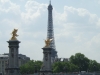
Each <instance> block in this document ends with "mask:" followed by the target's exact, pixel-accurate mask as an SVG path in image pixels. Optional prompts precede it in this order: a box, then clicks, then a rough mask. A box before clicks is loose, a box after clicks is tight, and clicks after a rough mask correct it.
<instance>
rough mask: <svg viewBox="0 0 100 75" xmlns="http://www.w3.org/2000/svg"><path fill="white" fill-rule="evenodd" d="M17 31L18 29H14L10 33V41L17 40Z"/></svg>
mask: <svg viewBox="0 0 100 75" xmlns="http://www.w3.org/2000/svg"><path fill="white" fill-rule="evenodd" d="M17 31H18V29H14V30H13V31H12V33H11V34H12V37H11V40H17V38H16V37H17V36H18V35H17Z"/></svg>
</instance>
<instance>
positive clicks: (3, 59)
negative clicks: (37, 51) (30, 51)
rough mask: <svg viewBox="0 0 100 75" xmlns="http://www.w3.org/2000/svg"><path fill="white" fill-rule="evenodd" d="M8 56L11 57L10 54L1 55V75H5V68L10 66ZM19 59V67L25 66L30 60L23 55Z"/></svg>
mask: <svg viewBox="0 0 100 75" xmlns="http://www.w3.org/2000/svg"><path fill="white" fill-rule="evenodd" d="M8 55H9V54H8V53H4V54H0V73H2V74H3V75H5V68H6V67H7V66H8V61H9V56H8ZM18 58H19V66H21V65H23V64H25V63H26V62H28V61H29V60H30V58H29V57H27V56H26V55H23V54H19V55H18Z"/></svg>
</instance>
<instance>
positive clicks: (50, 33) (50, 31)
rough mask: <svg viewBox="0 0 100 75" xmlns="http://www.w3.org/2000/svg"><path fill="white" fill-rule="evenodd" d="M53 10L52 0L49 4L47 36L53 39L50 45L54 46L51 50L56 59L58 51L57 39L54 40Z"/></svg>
mask: <svg viewBox="0 0 100 75" xmlns="http://www.w3.org/2000/svg"><path fill="white" fill-rule="evenodd" d="M52 10H53V7H52V5H51V1H50V4H49V6H48V28H47V38H48V39H53V40H52V42H51V44H50V47H51V48H52V51H51V59H55V58H57V57H58V56H57V51H56V47H55V40H54V30H53V17H52Z"/></svg>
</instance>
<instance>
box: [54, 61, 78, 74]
mask: <svg viewBox="0 0 100 75" xmlns="http://www.w3.org/2000/svg"><path fill="white" fill-rule="evenodd" d="M52 68H53V72H54V73H60V72H77V71H78V67H77V66H76V65H74V64H72V63H70V62H55V63H54V64H53V65H52Z"/></svg>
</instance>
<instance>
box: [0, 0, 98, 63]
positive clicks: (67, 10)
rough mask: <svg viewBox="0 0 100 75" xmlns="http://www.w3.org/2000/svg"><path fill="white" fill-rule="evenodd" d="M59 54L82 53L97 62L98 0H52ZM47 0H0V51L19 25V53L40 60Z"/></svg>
mask: <svg viewBox="0 0 100 75" xmlns="http://www.w3.org/2000/svg"><path fill="white" fill-rule="evenodd" d="M51 3H52V5H53V25H54V36H55V45H56V50H57V52H58V57H60V58H69V57H70V56H71V55H74V54H75V53H78V52H80V53H83V54H85V56H86V57H88V58H90V59H94V60H97V61H98V62H100V0H52V2H51ZM48 4H49V0H0V54H3V53H8V52H9V49H8V43H7V41H9V39H10V38H11V32H12V30H13V29H14V28H18V33H17V34H18V35H19V37H18V40H19V41H21V43H20V48H19V53H21V54H25V55H26V56H28V57H30V58H31V59H34V60H42V59H43V54H42V49H41V48H43V47H44V45H45V43H44V39H46V37H47V19H48V10H47V6H48Z"/></svg>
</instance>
